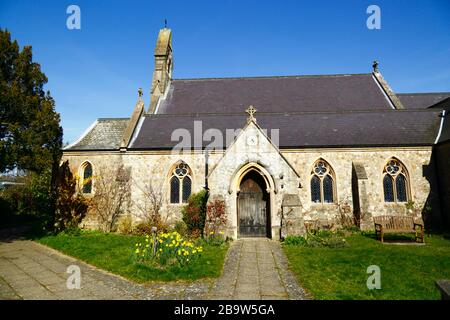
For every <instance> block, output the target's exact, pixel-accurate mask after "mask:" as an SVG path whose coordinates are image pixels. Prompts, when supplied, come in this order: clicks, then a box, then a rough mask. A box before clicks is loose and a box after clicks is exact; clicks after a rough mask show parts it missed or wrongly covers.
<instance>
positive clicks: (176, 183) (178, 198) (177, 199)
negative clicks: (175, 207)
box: [170, 162, 192, 203]
mask: <svg viewBox="0 0 450 320" xmlns="http://www.w3.org/2000/svg"><path fill="white" fill-rule="evenodd" d="M189 174H190V169H189V167H188V165H187V164H186V163H184V162H182V163H180V164H178V165H177V166H176V167H175V169H174V170H173V172H172V177H171V178H170V203H186V202H187V201H188V199H189V196H190V195H191V192H192V179H191V177H190V176H189Z"/></svg>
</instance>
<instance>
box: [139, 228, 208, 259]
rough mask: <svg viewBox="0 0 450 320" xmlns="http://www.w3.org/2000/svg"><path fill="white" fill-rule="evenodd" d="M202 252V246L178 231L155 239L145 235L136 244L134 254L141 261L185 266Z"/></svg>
mask: <svg viewBox="0 0 450 320" xmlns="http://www.w3.org/2000/svg"><path fill="white" fill-rule="evenodd" d="M202 252H203V247H202V246H195V245H194V243H193V242H191V241H188V240H185V239H183V237H181V235H180V234H179V233H178V232H171V233H162V234H159V235H157V237H156V238H155V241H153V238H152V236H150V235H148V234H147V235H145V238H144V240H143V241H142V242H137V243H136V244H135V248H134V251H133V254H134V258H135V260H136V261H137V262H140V263H145V262H151V261H155V262H157V263H159V264H160V265H161V266H165V265H167V264H174V263H178V264H179V265H180V266H182V267H183V266H186V265H188V264H189V263H191V262H192V261H193V260H195V259H198V258H199V257H200V255H201V254H202Z"/></svg>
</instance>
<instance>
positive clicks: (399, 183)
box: [395, 174, 407, 202]
mask: <svg viewBox="0 0 450 320" xmlns="http://www.w3.org/2000/svg"><path fill="white" fill-rule="evenodd" d="M395 188H396V189H397V190H396V191H397V201H398V202H406V201H407V199H406V179H405V177H404V176H403V175H402V174H400V175H398V176H397V178H396V179H395Z"/></svg>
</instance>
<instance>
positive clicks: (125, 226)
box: [117, 214, 133, 234]
mask: <svg viewBox="0 0 450 320" xmlns="http://www.w3.org/2000/svg"><path fill="white" fill-rule="evenodd" d="M117 231H118V232H119V233H122V234H132V233H133V219H132V218H131V215H129V214H127V215H124V216H123V217H121V218H120V219H119V225H118V226H117Z"/></svg>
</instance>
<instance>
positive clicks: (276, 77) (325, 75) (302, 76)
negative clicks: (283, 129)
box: [173, 73, 371, 81]
mask: <svg viewBox="0 0 450 320" xmlns="http://www.w3.org/2000/svg"><path fill="white" fill-rule="evenodd" d="M369 75H371V73H337V74H308V75H284V76H283V75H278V76H250V77H222V78H220V77H207V78H184V79H181V78H180V79H173V81H205V80H256V79H283V78H326V77H330V78H331V77H345V76H347V77H348V76H369Z"/></svg>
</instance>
